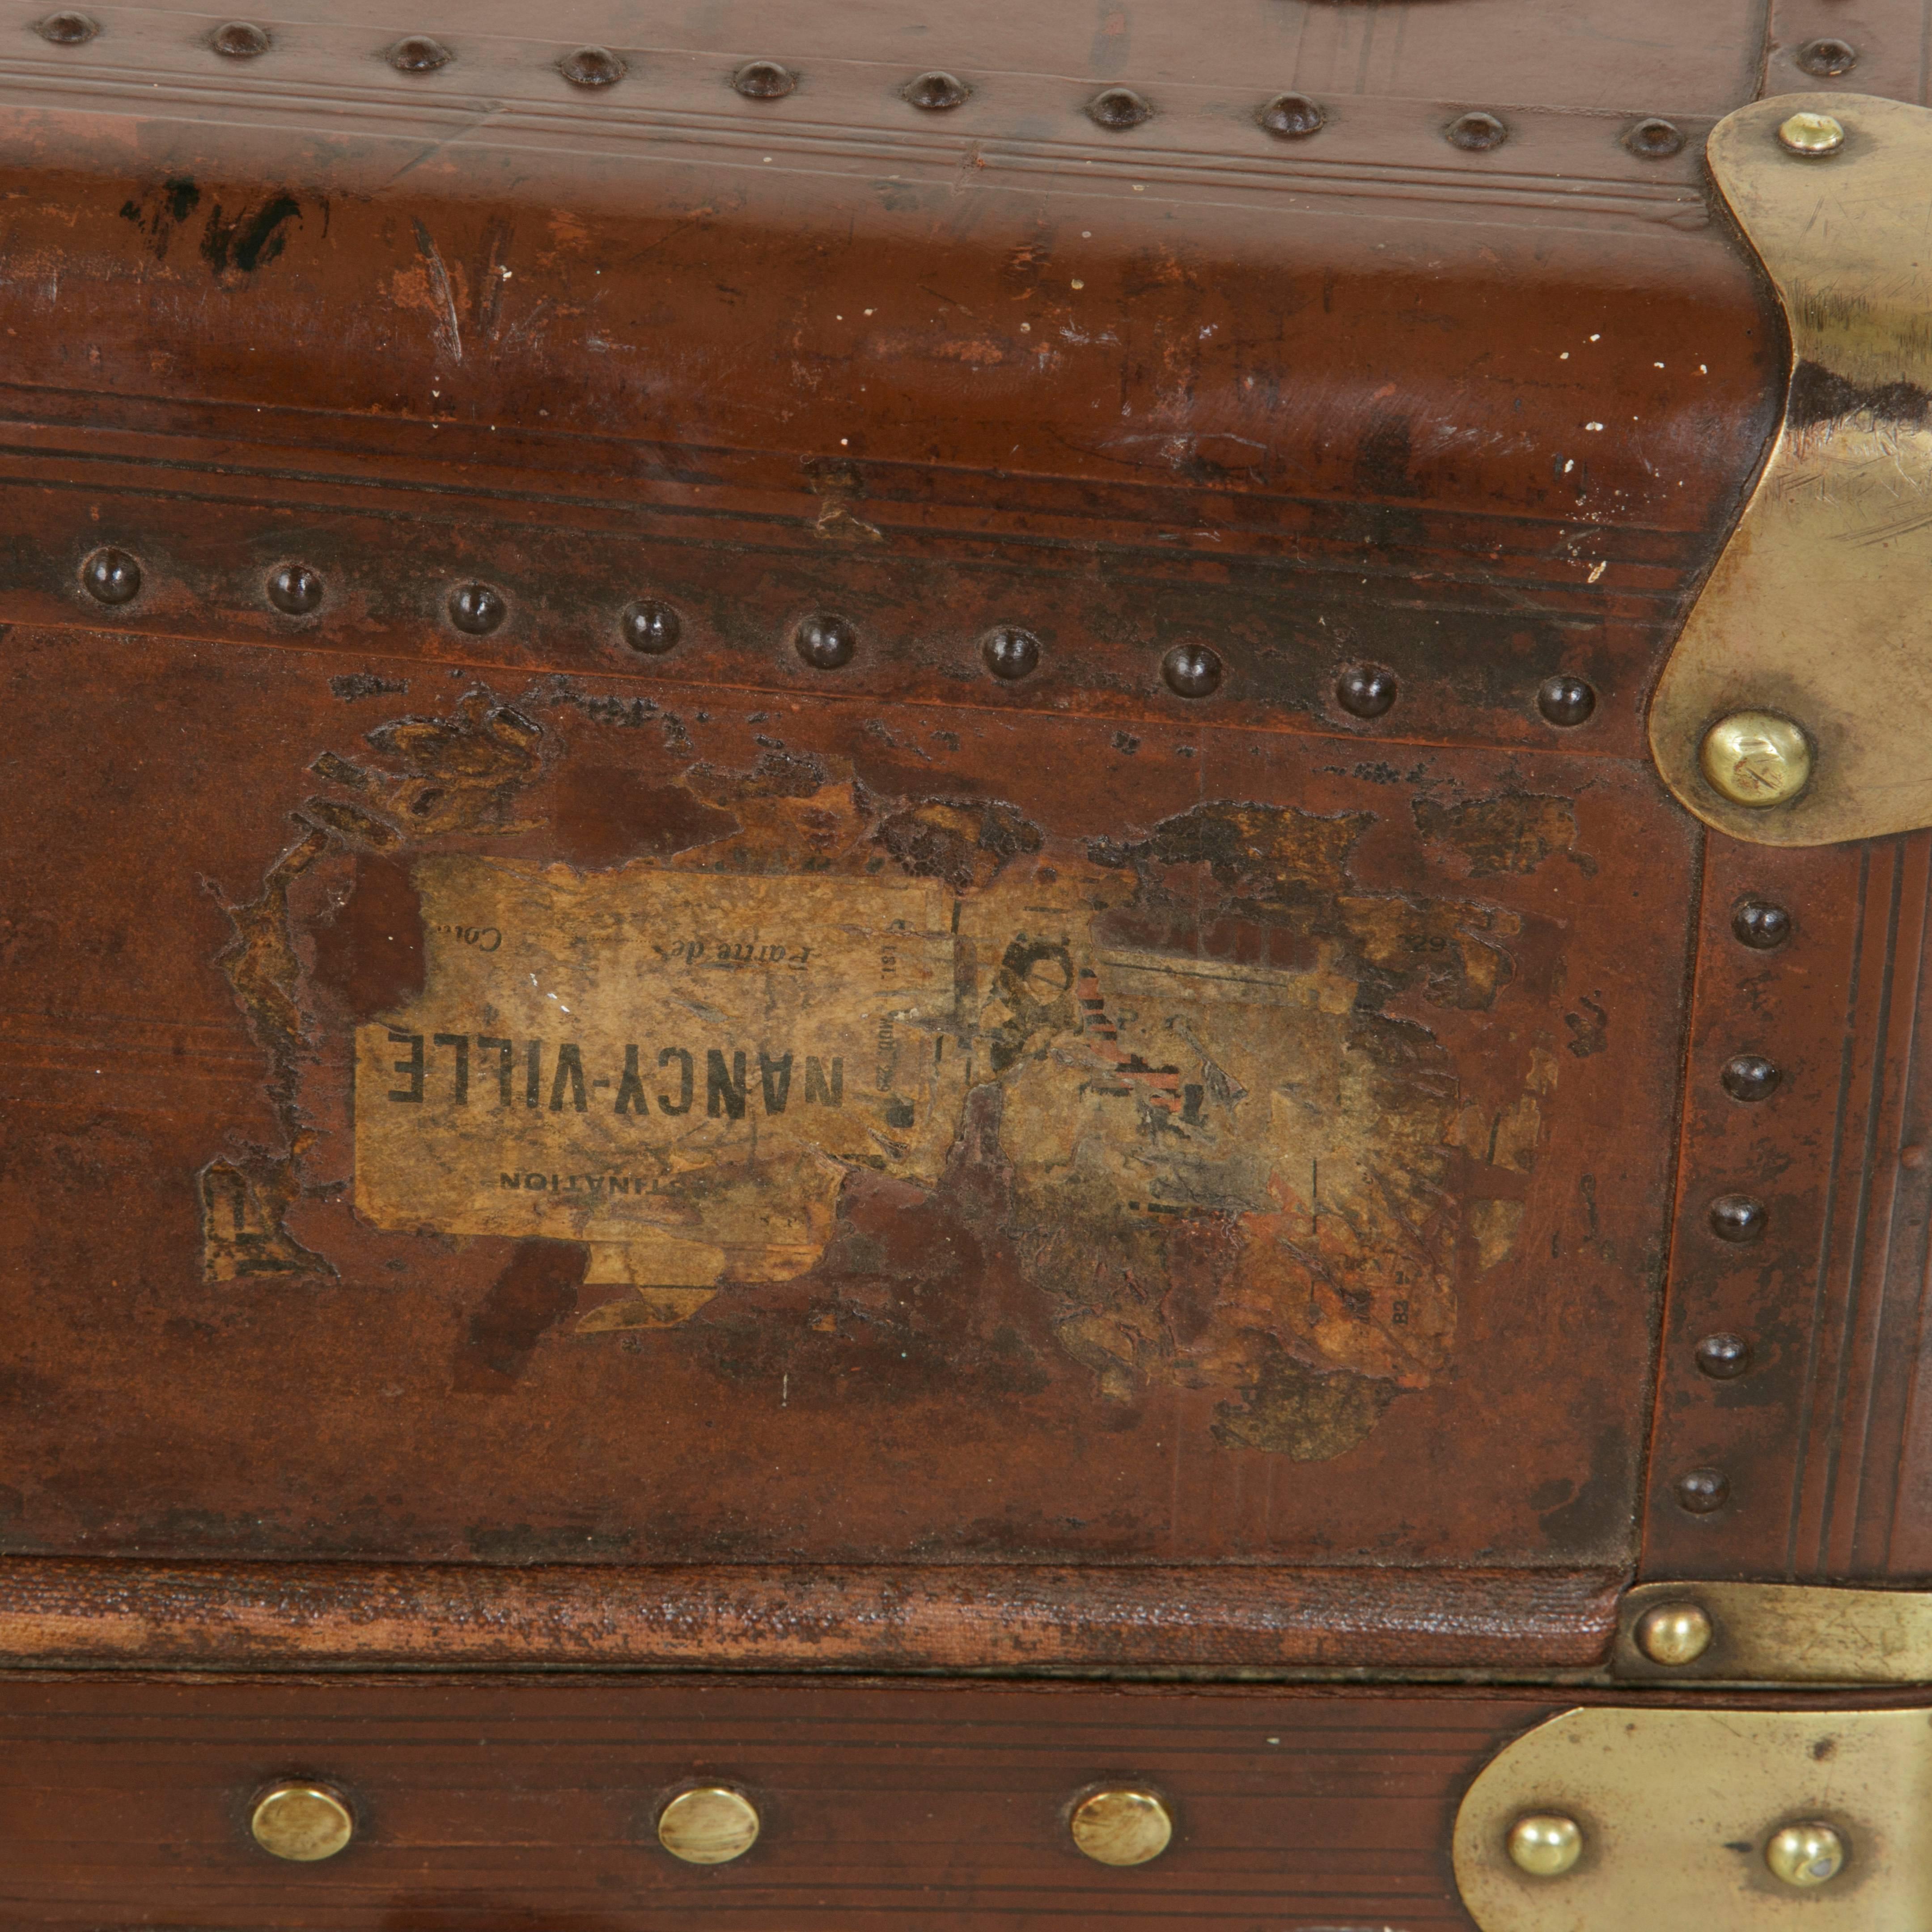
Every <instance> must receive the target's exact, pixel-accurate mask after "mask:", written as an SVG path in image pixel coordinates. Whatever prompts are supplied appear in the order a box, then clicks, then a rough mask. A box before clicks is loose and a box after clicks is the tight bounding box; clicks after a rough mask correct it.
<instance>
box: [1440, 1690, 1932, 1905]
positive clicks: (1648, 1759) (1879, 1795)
mask: <svg viewBox="0 0 1932 1932" xmlns="http://www.w3.org/2000/svg"><path fill="white" fill-rule="evenodd" d="M1455 1860H1456V1883H1457V1888H1458V1890H1459V1891H1460V1892H1461V1894H1462V1897H1463V1904H1464V1905H1465V1906H1466V1907H1467V1908H1468V1909H1469V1915H1470V1916H1471V1917H1472V1918H1473V1919H1475V1921H1476V1923H1477V1924H1478V1926H1480V1927H1481V1928H1482V1932H1598V1928H1602V1932H1642V1928H1645V1927H1655V1928H1658V1932H1664V1928H1668V1927H1679V1926H1693V1927H1697V1932H1763V1928H1764V1927H1768V1926H1781V1925H1785V1924H1790V1925H1793V1926H1794V1927H1803V1928H1804V1932H1916V1928H1918V1927H1923V1926H1925V1925H1927V1924H1932V1712H1926V1711H1923V1710H1892V1711H1823V1710H1813V1711H1766V1710H1761V1709H1760V1710H1738V1709H1729V1710H1725V1709H1715V1708H1706V1709H1689V1710H1684V1709H1654V1708H1644V1707H1639V1708H1634V1709H1632V1708H1619V1707H1617V1706H1607V1705H1606V1706H1595V1707H1592V1708H1589V1709H1580V1710H1574V1711H1568V1712H1565V1713H1564V1714H1563V1715H1562V1716H1561V1717H1558V1718H1551V1719H1550V1721H1548V1722H1547V1723H1546V1724H1540V1725H1538V1727H1536V1729H1535V1730H1532V1731H1530V1732H1529V1733H1526V1735H1525V1736H1522V1737H1520V1738H1518V1739H1516V1740H1515V1741H1514V1742H1513V1743H1511V1744H1508V1745H1505V1746H1504V1748H1503V1749H1502V1751H1500V1752H1499V1753H1498V1754H1497V1755H1496V1757H1494V1758H1493V1759H1492V1760H1490V1763H1488V1764H1487V1766H1485V1767H1484V1769H1483V1770H1482V1771H1481V1772H1480V1773H1479V1774H1478V1776H1477V1778H1476V1779H1475V1782H1474V1783H1473V1784H1472V1785H1471V1786H1470V1787H1469V1792H1468V1793H1467V1795H1466V1796H1465V1797H1464V1799H1463V1804H1462V1808H1461V1809H1460V1811H1458V1812H1457V1817H1456V1836H1455Z"/></svg>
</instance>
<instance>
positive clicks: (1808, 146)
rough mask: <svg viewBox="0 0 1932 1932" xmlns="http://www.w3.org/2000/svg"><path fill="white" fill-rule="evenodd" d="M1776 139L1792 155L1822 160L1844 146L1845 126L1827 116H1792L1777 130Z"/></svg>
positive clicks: (1810, 114)
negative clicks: (1782, 143)
mask: <svg viewBox="0 0 1932 1932" xmlns="http://www.w3.org/2000/svg"><path fill="white" fill-rule="evenodd" d="M1778 139H1780V140H1781V141H1782V142H1784V145H1786V147H1787V148H1790V151H1792V153H1793V154H1804V155H1806V156H1808V157H1813V158H1814V159H1815V158H1822V157H1823V156H1825V155H1826V154H1836V153H1837V152H1838V150H1839V149H1840V148H1842V147H1843V145H1845V124H1844V123H1843V121H1835V120H1834V119H1833V118H1832V116H1831V115H1829V114H1813V113H1810V112H1806V113H1802V114H1794V115H1792V117H1791V118H1790V120H1788V121H1785V122H1784V124H1783V125H1782V126H1781V127H1779V129H1778Z"/></svg>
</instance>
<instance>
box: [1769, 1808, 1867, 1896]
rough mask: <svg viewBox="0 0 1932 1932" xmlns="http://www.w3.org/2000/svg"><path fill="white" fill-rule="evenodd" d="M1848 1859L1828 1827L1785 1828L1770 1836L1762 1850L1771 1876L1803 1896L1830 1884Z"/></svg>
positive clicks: (1795, 1826) (1844, 1849)
mask: <svg viewBox="0 0 1932 1932" xmlns="http://www.w3.org/2000/svg"><path fill="white" fill-rule="evenodd" d="M1848 1855H1849V1853H1848V1852H1847V1851H1846V1846H1845V1841H1844V1840H1843V1838H1841V1837H1840V1836H1839V1835H1838V1833H1837V1832H1835V1831H1833V1830H1832V1828H1831V1826H1829V1825H1816V1824H1804V1825H1787V1826H1785V1827H1784V1829H1783V1830H1782V1831H1780V1832H1773V1833H1772V1837H1771V1842H1770V1843H1769V1844H1768V1845H1766V1846H1765V1848H1764V1861H1765V1863H1766V1864H1768V1865H1769V1866H1770V1867H1771V1869H1772V1875H1773V1876H1775V1877H1777V1878H1781V1879H1783V1880H1784V1882H1785V1883H1786V1884H1787V1885H1796V1886H1797V1887H1798V1888H1799V1890H1801V1891H1810V1890H1811V1888H1813V1887H1814V1885H1829V1884H1830V1883H1831V1882H1832V1879H1835V1878H1836V1877H1837V1876H1838V1874H1839V1873H1841V1871H1843V1870H1844V1868H1845V1860H1846V1857H1847V1856H1848Z"/></svg>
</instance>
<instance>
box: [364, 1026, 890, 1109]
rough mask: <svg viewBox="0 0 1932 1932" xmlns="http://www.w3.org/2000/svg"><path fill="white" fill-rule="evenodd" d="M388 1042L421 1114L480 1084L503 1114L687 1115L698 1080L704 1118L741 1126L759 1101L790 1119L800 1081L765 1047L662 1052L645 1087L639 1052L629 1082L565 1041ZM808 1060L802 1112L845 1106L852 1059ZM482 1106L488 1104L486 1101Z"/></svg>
mask: <svg viewBox="0 0 1932 1932" xmlns="http://www.w3.org/2000/svg"><path fill="white" fill-rule="evenodd" d="M389 1037H390V1039H391V1040H393V1041H395V1043H396V1044H397V1045H398V1046H404V1047H407V1049H409V1057H408V1058H407V1059H404V1060H398V1061H395V1063H394V1065H395V1071H396V1072H397V1073H399V1074H401V1075H402V1076H403V1078H404V1085H401V1086H400V1087H394V1088H391V1089H390V1090H389V1098H390V1099H391V1100H392V1101H394V1102H395V1103H398V1105H400V1106H420V1105H421V1104H422V1103H423V1101H424V1100H425V1098H426V1097H427V1098H428V1099H431V1100H444V1099H446V1100H449V1102H450V1103H452V1105H454V1106H458V1107H466V1106H469V1104H470V1088H471V1085H472V1079H473V1080H474V1082H475V1083H477V1084H478V1085H481V1087H482V1088H483V1090H484V1094H486V1095H487V1094H489V1093H490V1091H491V1090H493V1091H494V1096H495V1104H496V1106H498V1107H499V1108H504V1107H514V1106H518V1105H519V1104H520V1105H521V1106H523V1107H525V1108H540V1107H545V1106H547V1108H548V1109H549V1111H550V1112H552V1113H553V1114H560V1113H562V1112H563V1111H564V1110H565V1109H566V1108H569V1109H574V1111H575V1112H577V1113H583V1112H585V1111H586V1109H588V1108H589V1106H590V1102H591V1096H592V1094H603V1093H606V1092H610V1091H612V1090H613V1088H614V1090H615V1091H614V1094H613V1098H612V1100H611V1111H612V1112H613V1113H618V1114H637V1115H643V1114H648V1113H649V1112H650V1111H651V1109H652V1105H653V1103H655V1106H656V1108H657V1110H658V1112H660V1113H663V1114H670V1115H678V1114H688V1113H689V1112H691V1109H693V1108H694V1106H697V1100H698V1085H699V1082H700V1080H702V1082H703V1090H704V1092H703V1099H704V1112H705V1113H706V1115H708V1116H709V1118H712V1119H713V1120H719V1119H723V1120H732V1121H742V1119H743V1118H745V1112H746V1111H747V1109H748V1108H749V1106H750V1105H751V1101H752V1100H753V1099H754V1098H756V1099H757V1100H761V1101H762V1102H763V1105H764V1110H765V1112H766V1113H767V1114H768V1115H769V1114H782V1113H783V1112H784V1111H785V1109H786V1108H787V1106H790V1105H791V1104H792V1102H793V1099H794V1094H793V1079H792V1076H793V1069H794V1067H795V1066H796V1060H797V1056H796V1055H793V1054H791V1053H789V1052H787V1053H782V1054H771V1053H768V1052H765V1051H764V1050H763V1049H760V1051H759V1052H757V1055H755V1056H753V1055H750V1054H748V1053H747V1052H745V1050H744V1049H742V1047H740V1048H736V1049H725V1048H722V1047H715V1046H712V1047H703V1048H696V1049H694V1048H691V1047H686V1046H667V1047H663V1048H661V1049H658V1054H657V1056H656V1065H655V1070H654V1072H655V1078H653V1079H652V1080H651V1082H650V1085H649V1087H646V1084H645V1069H646V1067H647V1066H649V1061H648V1059H647V1058H646V1055H645V1053H644V1052H643V1049H640V1048H638V1047H637V1046H626V1047H625V1049H624V1066H623V1071H622V1073H615V1072H613V1073H611V1074H608V1075H596V1076H587V1075H586V1073H585V1072H584V1067H583V1049H582V1048H581V1047H580V1046H578V1045H577V1043H576V1042H575V1041H574V1040H563V1041H562V1042H560V1043H559V1044H558V1046H557V1047H556V1052H555V1053H554V1055H552V1054H551V1053H550V1051H549V1050H548V1049H547V1047H546V1046H545V1043H544V1042H543V1041H541V1040H525V1041H522V1042H519V1041H516V1040H506V1039H502V1038H499V1037H497V1036H496V1035H494V1034H466V1033H438V1034H419V1033H403V1032H399V1031H397V1029H396V1028H394V1027H392V1028H390V1029H389ZM433 1056H434V1057H433ZM754 1058H755V1064H756V1079H755V1084H754V1080H753V1077H752V1070H753V1063H754ZM804 1059H805V1065H804V1067H803V1069H802V1078H801V1079H800V1080H799V1087H800V1088H801V1090H802V1091H801V1093H800V1094H799V1095H798V1096H796V1097H797V1098H798V1100H799V1104H801V1105H802V1106H817V1107H842V1106H844V1104H845V1062H844V1059H843V1058H841V1057H840V1056H839V1055H837V1054H832V1055H825V1056H823V1057H821V1056H820V1055H817V1054H807V1055H805V1056H804ZM432 1087H434V1089H435V1090H436V1091H431V1089H432ZM653 1088H655V1092H653V1091H652V1089H653ZM481 1104H483V1105H484V1106H488V1105H489V1104H490V1102H489V1100H487V1098H486V1099H485V1100H483V1102H482V1103H481ZM600 1104H601V1103H600ZM886 1111H887V1114H888V1117H889V1118H892V1117H894V1116H896V1115H898V1114H900V1113H904V1114H905V1115H907V1116H910V1113H911V1111H912V1109H911V1103H910V1102H908V1101H904V1100H892V1101H890V1102H889V1103H888V1105H887V1109H886ZM892 1124H893V1125H895V1126H899V1127H910V1125H911V1124H912V1122H911V1121H910V1118H906V1119H904V1120H900V1119H897V1118H892Z"/></svg>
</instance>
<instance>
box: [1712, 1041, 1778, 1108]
mask: <svg viewBox="0 0 1932 1932" xmlns="http://www.w3.org/2000/svg"><path fill="white" fill-rule="evenodd" d="M1718 1079H1720V1080H1721V1082H1723V1083H1724V1091H1725V1092H1726V1093H1727V1094H1730V1097H1731V1098H1732V1099H1733V1100H1747V1101H1757V1100H1769V1099H1770V1098H1771V1097H1772V1094H1775V1093H1776V1092H1777V1091H1778V1088H1779V1085H1781V1083H1782V1082H1783V1080H1784V1068H1783V1067H1780V1066H1779V1065H1778V1062H1777V1061H1775V1060H1767V1059H1766V1058H1765V1057H1764V1055H1763V1054H1761V1053H1740V1054H1736V1055H1733V1057H1732V1058H1730V1059H1729V1060H1727V1061H1725V1062H1724V1067H1723V1070H1722V1071H1721V1073H1719V1074H1718Z"/></svg>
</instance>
